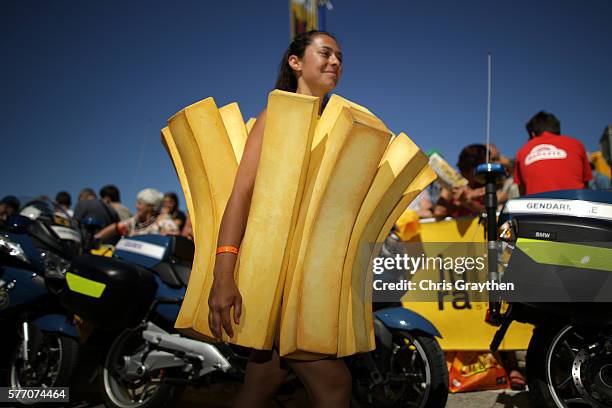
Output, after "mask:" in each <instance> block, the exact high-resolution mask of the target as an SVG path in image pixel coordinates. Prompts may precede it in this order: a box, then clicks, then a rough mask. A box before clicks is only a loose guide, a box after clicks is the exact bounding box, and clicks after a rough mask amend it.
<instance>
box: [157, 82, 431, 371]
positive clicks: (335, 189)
mask: <svg viewBox="0 0 612 408" xmlns="http://www.w3.org/2000/svg"><path fill="white" fill-rule="evenodd" d="M319 104H320V100H319V98H316V97H312V96H306V95H300V94H295V93H291V92H284V91H279V90H275V91H272V92H271V93H270V95H269V98H268V111H267V118H266V125H265V129H264V138H263V145H262V151H261V157H260V160H259V167H258V170H257V176H256V180H255V187H254V191H253V197H252V200H251V207H250V211H249V218H248V222H247V226H246V231H245V235H244V238H243V240H242V244H241V247H240V252H239V255H238V260H237V263H236V269H235V272H234V278H235V280H236V283H237V286H238V289H239V291H240V293H241V295H242V301H243V309H242V317H241V319H240V324H239V325H234V337H233V338H229V337H227V336H226V337H224V338H223V340H224V341H227V342H230V343H235V344H239V345H241V346H245V347H253V348H255V349H262V350H264V349H265V350H269V349H271V348H272V346H273V343H274V339H275V336H276V335H277V332H278V331H280V342H279V350H280V354H281V356H284V357H289V358H294V359H303V360H311V359H319V358H325V357H342V356H347V355H351V354H355V353H360V352H366V351H370V350H373V349H374V347H375V344H374V329H373V322H372V305H371V301H370V299H371V288H372V284H371V282H372V274H371V267H370V265H371V262H372V258H373V257H374V256H376V254H374V253H373V250H372V248H373V246H372V245H370V244H372V243H374V242H382V241H384V238H385V237H386V235H387V233H388V232H389V230H390V229H391V227H392V226H393V224H394V222H395V221H396V220H397V218H399V216H400V215H401V213H402V212H403V211H404V210H405V208H406V207H407V205H408V204H409V203H410V201H412V200H413V199H414V198H415V197H416V195H418V194H419V193H420V192H421V191H422V190H423V188H425V187H426V186H427V185H428V184H429V183H431V182H432V181H433V180H434V179H435V177H436V176H435V173H434V172H433V171H432V170H431V169H430V168H429V166H428V164H427V162H428V159H427V157H426V156H425V155H424V154H423V152H422V151H421V150H420V149H419V148H418V147H417V146H416V145H415V144H414V143H413V142H412V141H411V140H410V138H408V136H406V135H405V134H403V133H401V134H399V135H398V136H394V135H393V134H392V133H391V131H389V129H387V127H386V126H385V124H384V123H383V122H382V121H380V119H378V118H377V117H376V116H374V115H373V114H372V113H371V112H369V111H368V110H367V109H365V108H364V107H361V106H359V105H356V104H354V103H352V102H350V101H348V100H346V99H343V98H341V97H339V96H337V95H332V97H331V98H330V100H329V102H328V104H327V106H326V108H325V110H324V111H323V113H322V115H321V117H320V118H319V117H318V112H319ZM253 122H254V120H253V119H251V120H249V121H248V122H247V123H246V124H245V122H244V119H243V118H242V114H241V113H240V109H239V107H238V104H236V103H233V104H230V105H227V106H224V107H222V108H220V109H219V108H217V106H216V104H215V102H214V100H213V99H212V98H207V99H205V100H203V101H200V102H197V103H195V104H193V105H191V106H188V107H186V108H185V109H183V110H181V111H180V112H178V113H177V114H176V115H174V116H173V117H172V118H170V119H169V120H168V127H166V128H164V129H162V141H163V143H164V146H165V147H166V150H167V152H168V154H169V155H170V157H171V159H172V162H173V164H174V167H175V170H176V172H177V175H178V177H179V180H180V183H181V187H182V189H183V192H184V194H185V199H186V201H187V208H188V210H189V214H190V216H191V220H192V224H193V233H194V240H195V247H196V252H195V256H194V263H193V268H192V272H191V276H190V278H189V285H188V287H187V292H186V294H185V299H184V301H183V304H182V307H181V311H180V314H179V316H178V318H177V320H176V323H175V327H176V328H177V329H179V330H180V331H181V332H183V333H185V334H186V335H189V336H192V337H195V338H201V339H210V338H212V333H211V332H210V329H209V327H208V312H209V310H208V295H209V292H210V289H211V286H212V281H213V268H214V261H215V248H216V245H217V242H216V240H217V236H218V232H219V225H220V223H221V217H222V216H223V211H224V208H225V205H226V203H227V200H228V199H229V195H230V193H231V189H232V187H233V182H234V178H235V175H236V169H237V166H238V163H239V162H240V159H241V157H242V152H243V150H244V144H245V141H246V137H247V134H248V130H250V128H251V127H252V126H253ZM232 324H233V323H232Z"/></svg>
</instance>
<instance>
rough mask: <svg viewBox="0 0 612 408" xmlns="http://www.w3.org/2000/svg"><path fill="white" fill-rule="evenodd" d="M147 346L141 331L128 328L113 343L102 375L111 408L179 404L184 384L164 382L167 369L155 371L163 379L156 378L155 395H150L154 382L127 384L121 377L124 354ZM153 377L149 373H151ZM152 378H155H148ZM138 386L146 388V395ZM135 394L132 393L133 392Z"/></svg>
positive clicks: (171, 405)
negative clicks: (149, 391) (148, 390)
mask: <svg viewBox="0 0 612 408" xmlns="http://www.w3.org/2000/svg"><path fill="white" fill-rule="evenodd" d="M144 347H145V341H144V339H143V338H142V331H141V330H125V331H123V332H122V333H121V334H120V335H119V336H118V337H117V338H116V339H115V341H114V342H113V344H112V345H111V347H110V349H109V351H108V354H107V356H106V360H105V362H104V367H103V369H102V373H101V375H100V385H101V389H102V390H101V391H102V397H103V399H104V405H105V406H106V407H108V408H165V407H176V406H179V405H178V400H179V399H180V397H181V394H182V392H183V390H184V388H185V387H184V386H182V385H176V384H168V383H164V382H163V377H164V375H165V374H164V373H165V371H164V370H163V369H162V370H158V371H159V372H156V373H151V376H152V375H156V376H158V377H159V378H157V379H156V381H158V384H157V385H155V387H156V388H155V390H154V392H153V393H152V394H150V395H146V393H147V387H149V386H150V385H151V383H152V382H153V381H150V382H149V381H147V379H145V380H144V381H143V383H142V385H140V382H137V383H132V384H129V385H128V384H126V382H125V380H123V379H121V378H119V371H118V370H119V369H120V368H121V364H122V363H124V361H125V360H124V357H127V356H131V355H133V354H135V353H138V351H139V350H141V349H143V348H144ZM147 377H149V375H147ZM148 380H152V379H151V378H148ZM136 385H138V386H139V387H138V388H144V389H143V391H142V392H143V394H145V395H144V397H146V398H143V397H142V396H140V397H139V396H138V395H137V394H136V391H135V390H132V388H133V387H135V386H136ZM130 394H131V395H130Z"/></svg>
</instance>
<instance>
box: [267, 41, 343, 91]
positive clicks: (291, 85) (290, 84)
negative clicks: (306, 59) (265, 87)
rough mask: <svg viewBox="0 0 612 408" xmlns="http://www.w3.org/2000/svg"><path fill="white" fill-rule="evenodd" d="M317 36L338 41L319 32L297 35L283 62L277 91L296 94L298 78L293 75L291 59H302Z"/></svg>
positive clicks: (277, 81) (277, 82) (280, 67)
mask: <svg viewBox="0 0 612 408" xmlns="http://www.w3.org/2000/svg"><path fill="white" fill-rule="evenodd" d="M317 35H326V36H328V37H331V38H333V39H334V40H335V39H336V37H334V36H333V35H331V34H330V33H328V32H326V31H319V30H310V31H308V32H306V33H301V34H298V35H296V36H295V38H294V39H293V41H292V42H291V44H290V45H289V48H287V51H285V54H284V55H283V59H282V60H281V63H280V66H279V70H278V77H277V79H276V85H275V86H274V87H275V88H276V89H280V90H281V91H288V92H295V91H296V90H297V78H296V77H295V74H294V73H293V69H291V67H290V66H289V57H290V56H292V55H295V56H297V57H298V58H302V57H303V56H304V52H305V51H306V47H308V46H309V45H310V43H312V39H313V38H315V37H316V36H317Z"/></svg>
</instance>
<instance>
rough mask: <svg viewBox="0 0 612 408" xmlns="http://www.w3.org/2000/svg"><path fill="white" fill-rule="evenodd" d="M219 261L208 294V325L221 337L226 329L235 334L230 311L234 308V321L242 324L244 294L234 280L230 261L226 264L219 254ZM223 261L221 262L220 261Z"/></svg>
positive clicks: (230, 334)
mask: <svg viewBox="0 0 612 408" xmlns="http://www.w3.org/2000/svg"><path fill="white" fill-rule="evenodd" d="M226 256H231V255H226ZM218 258H219V259H217V261H218V263H217V265H215V278H214V281H213V285H212V288H211V290H210V294H209V296H208V307H209V312H208V326H209V327H210V330H211V331H212V334H213V336H215V338H217V339H221V338H222V335H223V332H222V329H221V327H223V329H225V332H226V333H227V334H228V336H230V337H233V336H234V330H233V329H232V321H231V316H230V311H231V309H232V307H233V308H234V323H235V324H240V314H241V313H242V296H241V295H240V292H239V291H238V287H237V286H236V282H235V281H234V274H233V273H232V272H233V270H234V268H233V266H231V264H230V263H228V264H227V265H224V264H225V263H224V262H223V261H224V259H222V258H224V256H223V255H222V256H219V257H218ZM219 261H221V262H219Z"/></svg>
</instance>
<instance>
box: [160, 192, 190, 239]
mask: <svg viewBox="0 0 612 408" xmlns="http://www.w3.org/2000/svg"><path fill="white" fill-rule="evenodd" d="M162 213H163V214H168V215H169V216H170V217H172V220H173V221H174V222H175V224H176V226H177V227H178V229H179V230H182V229H183V226H185V221H186V219H187V217H186V216H185V213H184V212H182V211H181V210H179V200H178V196H177V195H176V193H174V192H168V193H166V194H164V202H163V205H162Z"/></svg>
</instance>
